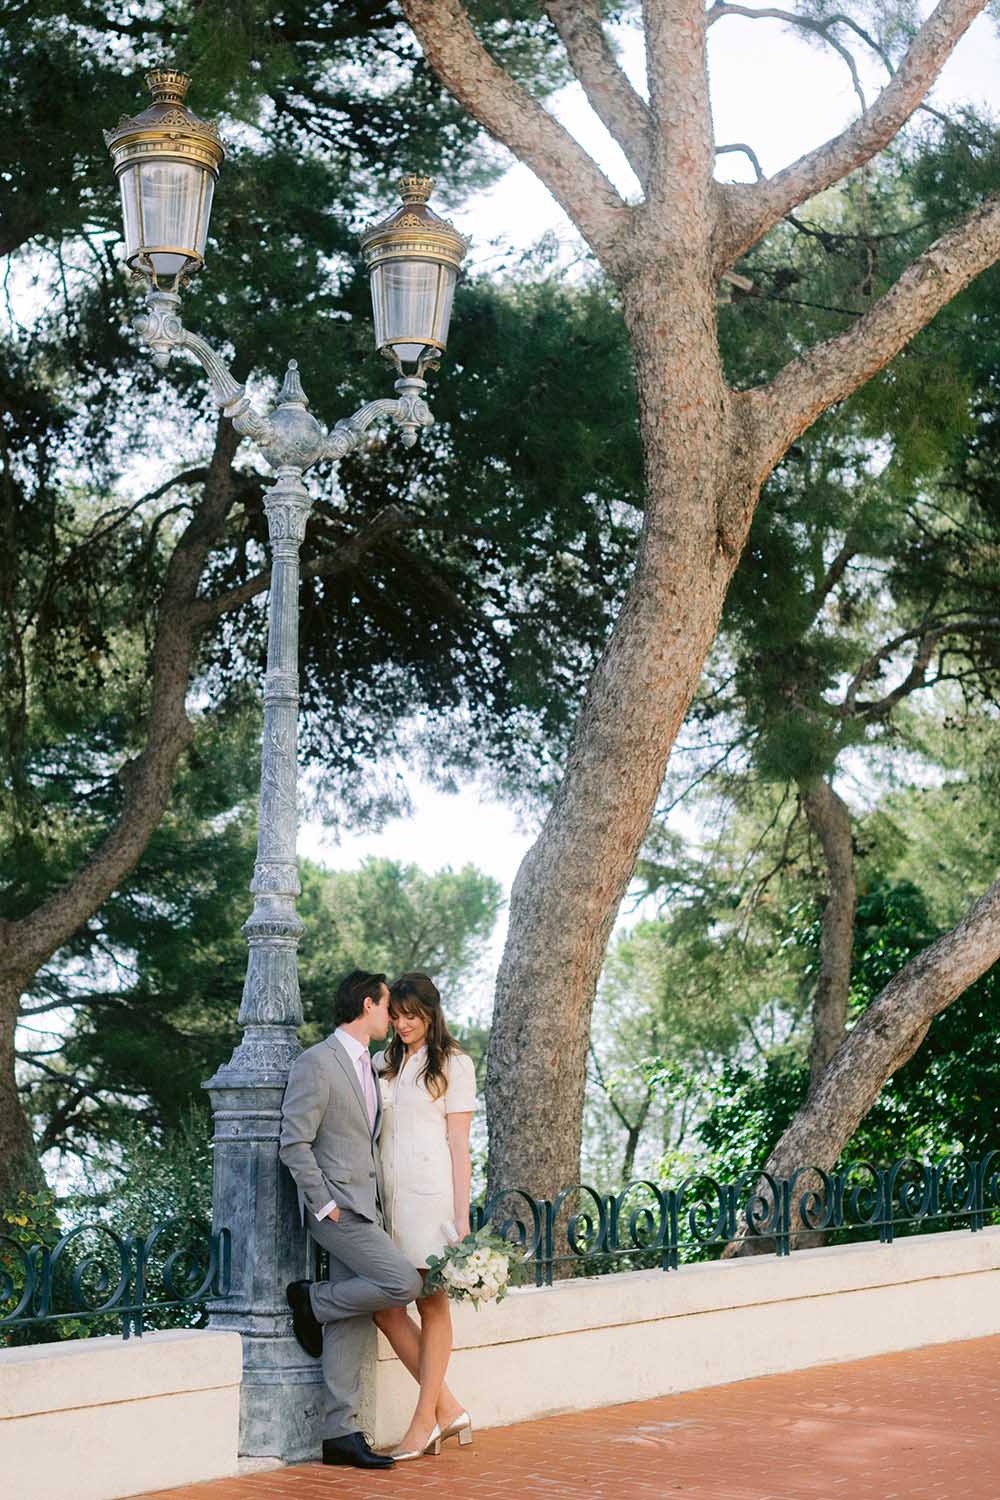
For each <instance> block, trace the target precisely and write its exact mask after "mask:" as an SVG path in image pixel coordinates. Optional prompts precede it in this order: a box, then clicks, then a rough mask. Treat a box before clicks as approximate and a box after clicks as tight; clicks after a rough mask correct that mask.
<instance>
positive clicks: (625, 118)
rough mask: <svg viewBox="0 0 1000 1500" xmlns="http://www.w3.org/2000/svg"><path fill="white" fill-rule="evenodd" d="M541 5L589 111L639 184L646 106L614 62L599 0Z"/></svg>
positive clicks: (644, 162)
mask: <svg viewBox="0 0 1000 1500" xmlns="http://www.w3.org/2000/svg"><path fill="white" fill-rule="evenodd" d="M545 9H546V10H547V11H548V13H549V18H550V20H551V21H552V24H553V25H554V26H555V28H556V30H557V31H558V33H559V35H560V37H561V38H562V43H563V46H564V47H565V48H566V54H567V56H568V57H569V61H570V66H571V67H572V69H573V72H574V73H575V74H576V76H577V78H578V79H579V80H580V83H581V84H582V86H583V91H584V93H585V94H586V95H587V100H588V102H589V104H590V107H591V109H592V110H593V111H594V113H595V114H596V115H597V116H598V118H599V119H600V121H601V122H602V124H603V125H604V126H605V127H606V129H607V130H608V131H609V132H610V134H611V135H612V136H613V137H614V139H615V140H616V141H617V142H618V144H619V146H620V147H621V148H622V150H623V151H624V153H625V155H626V156H627V157H628V160H629V163H630V165H631V166H632V169H633V171H634V172H635V175H636V176H637V177H638V179H639V181H640V182H641V183H642V185H643V187H644V188H645V186H646V183H647V181H648V178H649V161H650V134H651V132H652V128H653V121H652V116H651V115H650V112H649V105H648V104H647V103H646V101H645V99H643V98H642V96H641V94H638V93H636V91H635V89H634V88H633V87H632V84H631V83H630V82H629V80H628V78H627V77H626V75H625V74H624V73H623V72H622V69H621V68H620V67H619V65H618V60H617V58H616V57H615V55H614V52H613V51H612V50H611V46H610V43H609V42H608V38H607V35H606V34H605V31H604V27H603V25H602V24H601V7H600V4H599V0H549V3H548V4H547V5H546V7H545Z"/></svg>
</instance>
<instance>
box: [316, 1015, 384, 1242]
mask: <svg viewBox="0 0 1000 1500" xmlns="http://www.w3.org/2000/svg"><path fill="white" fill-rule="evenodd" d="M333 1034H334V1036H335V1037H336V1038H337V1041H338V1042H339V1043H340V1045H341V1046H342V1047H343V1049H344V1051H345V1052H346V1053H347V1055H348V1057H349V1058H350V1059H351V1062H352V1063H353V1064H354V1071H355V1072H356V1073H357V1075H358V1083H359V1085H360V1088H361V1097H362V1099H367V1098H368V1091H367V1089H366V1088H365V1075H364V1069H365V1068H367V1069H368V1072H369V1073H371V1067H372V1064H371V1055H370V1053H369V1051H368V1048H367V1047H366V1046H365V1044H364V1042H359V1041H358V1039H357V1037H353V1036H352V1035H351V1033H350V1032H349V1031H345V1030H344V1028H343V1026H338V1027H337V1029H336V1031H335V1032H334V1033H333ZM336 1207H337V1200H336V1198H331V1199H330V1201H329V1203H325V1204H324V1205H323V1207H322V1208H321V1209H319V1210H318V1211H317V1213H316V1217H317V1219H325V1218H326V1216H327V1214H328V1213H330V1212H331V1210H332V1209H335V1208H336Z"/></svg>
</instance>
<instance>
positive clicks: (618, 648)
mask: <svg viewBox="0 0 1000 1500" xmlns="http://www.w3.org/2000/svg"><path fill="white" fill-rule="evenodd" d="M624 300H625V310H626V317H627V319H628V323H629V328H630V332H631V335H632V340H633V347H634V350H635V370H636V380H637V384H638V396H639V409H640V414H641V416H640V420H641V424H642V435H643V444H644V459H645V470H646V486H647V489H646V493H647V497H648V499H647V511H646V517H645V525H644V528H643V533H642V538H641V541H640V545H639V555H638V559H637V564H636V570H635V576H634V579H633V582H632V585H631V587H630V589H629V593H628V596H627V598H626V601H625V603H624V606H623V608H622V611H621V614H620V615H619V618H618V620H617V622H616V624H615V627H614V629H613V631H612V633H611V636H610V638H609V640H608V643H607V647H606V649H605V651H604V654H603V656H602V658H601V661H600V664H599V666H598V668H597V670H596V672H595V674H594V677H593V679H592V681H591V684H590V688H589V691H588V694H587V699H586V703H585V705H584V708H583V711H582V713H581V716H580V719H579V722H578V724H577V728H576V733H575V736H574V742H573V747H572V750H571V752H570V756H569V760H568V763H567V766H566V773H565V776H564V778H563V781H562V783H561V785H560V787H559V790H558V792H557V794H556V798H555V801H554V803H553V805H552V808H551V811H550V812H549V815H548V817H547V818H546V821H545V825H544V827H543V829H542V832H541V834H540V836H539V838H538V841H537V842H536V844H535V845H534V847H533V848H532V849H531V851H530V853H529V854H528V855H527V857H526V859H525V861H524V863H523V864H522V866H521V869H520V870H519V872H518V875H517V879H516V880H515V882H514V888H513V891H512V895H511V912H510V929H509V935H508V939H507V945H506V949H505V952H504V957H503V962H502V964H501V968H500V973H499V976H498V980H497V1003H496V1011H495V1016H494V1024H493V1032H492V1037H491V1041H490V1051H489V1065H488V1071H487V1081H486V1092H487V1103H488V1108H489V1118H490V1154H489V1182H490V1189H491V1191H496V1190H498V1189H499V1188H502V1187H512V1186H523V1187H525V1188H528V1189H529V1190H530V1191H531V1192H533V1193H535V1194H537V1195H549V1194H551V1193H553V1192H555V1191H556V1190H557V1189H558V1188H560V1187H562V1186H563V1185H565V1184H566V1183H569V1182H572V1181H574V1180H575V1178H576V1175H577V1172H578V1169H579V1156H580V1133H581V1117H582V1104H583V1090H584V1064H585V1058H586V1051H587V1042H588V1037H589V1034H590V1012H591V1006H592V1003H593V997H594V992H595V988H596V984H597V978H598V975H599V972H600V969H601V965H602V962H603V959H604V953H605V949H606V946H607V942H608V938H609V935H610V931H611V927H612V924H613V922H614V918H615V915H616V913H617V911H618V907H619V904H620V902H621V899H622V896H623V895H624V893H625V889H626V887H627V885H628V882H629V880H630V878H631V876H632V872H633V869H634V867H635V862H636V859H637V857H638V854H639V850H640V847H641V845H642V841H643V839H644V837H645V835H646V831H647V828H648V826H649V820H650V817H651V815H652V812H653V808H654V805H655V802H656V797H657V794H658V793H659V790H660V787H661V785H662V783H663V776H664V771H665V767H666V759H667V754H668V752H669V749H670V746H671V745H672V743H673V740H674V737H675V735H676V733H677V730H678V728H679V727H680V724H681V721H682V719H683V717H684V714H685V712H686V711H687V708H688V705H689V703H690V701H691V698H692V695H693V693H694V690H695V687H696V685H697V682H698V677H699V675H700V672H701V667H702V663H703V661H704V659H705V656H706V654H707V652H708V649H709V647H710V646H711V643H712V641H713V639H714V637H715V633H716V629H717V627H718V622H719V614H720V612H721V609H722V601H723V598H724V596H725V592H726V588H727V586H728V583H729V579H730V577H731V575H732V571H733V568H734V566H735V562H736V556H737V551H738V545H739V544H740V543H741V540H742V539H738V541H737V542H736V543H735V544H734V540H733V538H732V537H729V538H728V539H727V540H725V541H723V540H722V539H721V538H720V527H719V521H718V513H719V496H720V495H721V494H726V492H727V491H730V492H732V491H733V489H734V486H740V485H741V486H742V494H741V495H740V497H739V500H740V503H738V504H737V505H736V506H735V507H730V509H733V510H735V511H737V512H738V513H740V514H743V515H749V512H750V501H751V491H752V479H751V476H749V475H748V474H745V473H744V474H741V473H740V472H739V467H740V466H739V463H738V460H736V459H730V461H729V464H728V466H727V467H720V459H719V454H720V451H721V452H723V453H725V454H726V455H727V456H728V455H730V454H733V453H734V452H736V451H738V446H737V444H736V442H735V439H734V435H733V432H732V430H731V429H732V426H733V423H734V420H735V418H734V415H733V409H732V406H731V403H730V401H729V399H728V396H727V392H726V389H725V385H724V382H723V380H722V374H721V371H720V368H719V364H718V359H717V354H716V339H715V308H714V302H715V298H714V291H713V290H712V288H711V282H710V278H709V276H708V275H707V273H706V272H705V271H704V270H703V269H702V268H701V267H699V265H698V263H697V259H696V258H695V257H693V256H685V255H684V254H683V253H682V252H681V251H680V250H678V251H677V253H676V255H675V257H674V261H673V264H672V265H671V266H670V267H669V270H668V267H667V264H666V262H661V263H659V264H658V265H657V266H655V267H651V268H649V269H648V270H647V271H646V272H645V273H644V274H643V275H641V276H638V277H636V278H635V280H634V282H632V283H631V284H630V285H629V286H627V287H626V289H625V293H624ZM526 1101H530V1108H526V1107H525V1102H526Z"/></svg>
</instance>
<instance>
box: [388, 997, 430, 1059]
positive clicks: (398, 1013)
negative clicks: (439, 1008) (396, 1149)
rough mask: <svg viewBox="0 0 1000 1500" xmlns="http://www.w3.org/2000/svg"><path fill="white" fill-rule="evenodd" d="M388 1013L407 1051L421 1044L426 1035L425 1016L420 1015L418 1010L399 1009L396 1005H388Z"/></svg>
mask: <svg viewBox="0 0 1000 1500" xmlns="http://www.w3.org/2000/svg"><path fill="white" fill-rule="evenodd" d="M389 1015H390V1017H391V1019H392V1025H393V1030H394V1031H395V1033H396V1035H397V1036H398V1037H399V1039H400V1041H401V1042H402V1044H403V1046H404V1047H405V1048H406V1049H407V1051H408V1052H409V1051H414V1050H415V1049H416V1048H417V1047H421V1046H423V1043H424V1038H425V1037H426V1035H427V1018H426V1016H422V1015H421V1014H420V1012H419V1011H413V1012H412V1013H411V1012H409V1011H406V1010H401V1009H399V1008H398V1007H397V1006H390V1007H389Z"/></svg>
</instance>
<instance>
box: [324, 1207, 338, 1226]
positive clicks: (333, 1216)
mask: <svg viewBox="0 0 1000 1500" xmlns="http://www.w3.org/2000/svg"><path fill="white" fill-rule="evenodd" d="M327 1218H328V1219H329V1220H330V1222H331V1223H332V1224H336V1222H337V1220H338V1219H339V1218H340V1209H339V1208H331V1210H330V1212H329V1213H328V1214H327Z"/></svg>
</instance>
